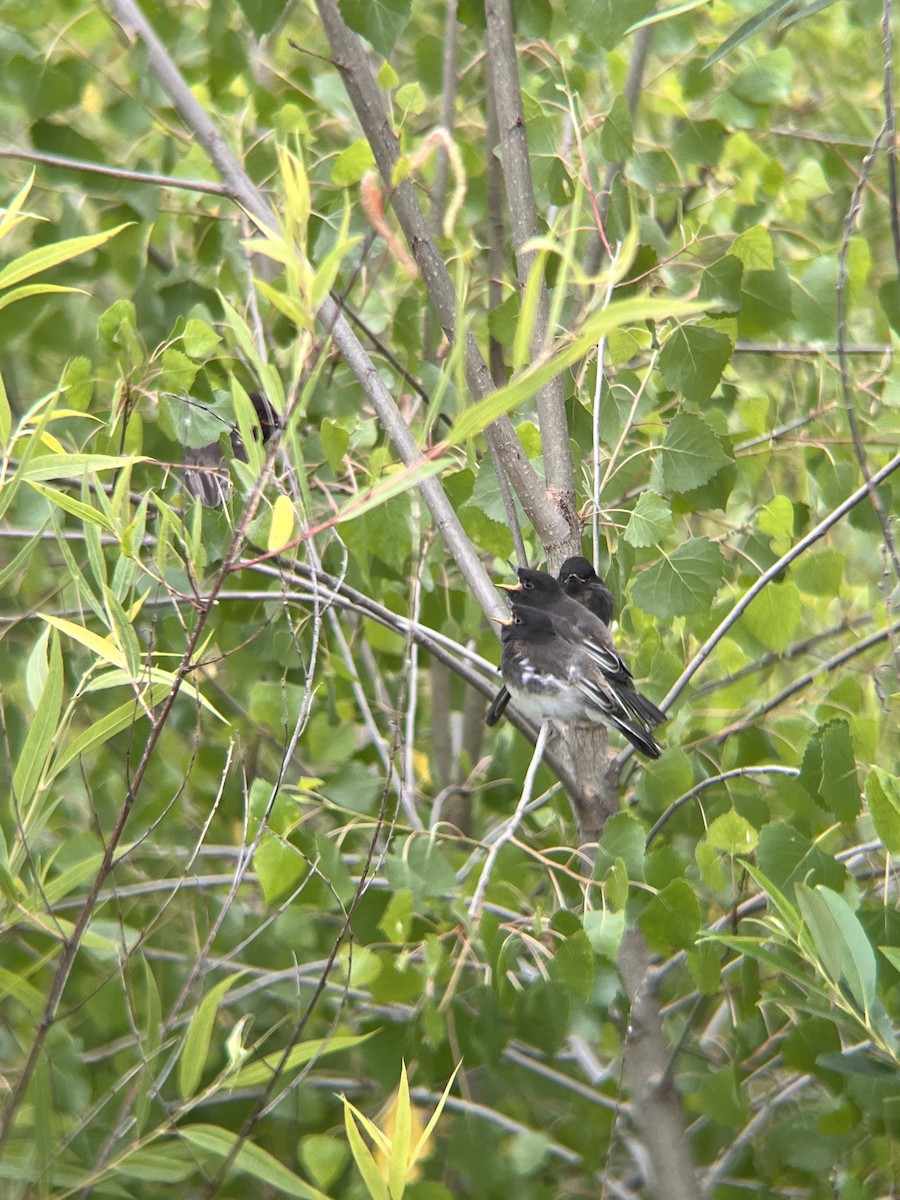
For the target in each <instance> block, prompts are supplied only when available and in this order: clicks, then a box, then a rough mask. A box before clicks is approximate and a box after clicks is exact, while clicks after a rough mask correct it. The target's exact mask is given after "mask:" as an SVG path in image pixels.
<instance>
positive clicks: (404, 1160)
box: [388, 1061, 412, 1200]
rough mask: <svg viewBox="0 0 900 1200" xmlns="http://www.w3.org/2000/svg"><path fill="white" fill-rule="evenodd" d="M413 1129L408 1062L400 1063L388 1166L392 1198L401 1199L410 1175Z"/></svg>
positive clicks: (394, 1199)
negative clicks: (411, 1132)
mask: <svg viewBox="0 0 900 1200" xmlns="http://www.w3.org/2000/svg"><path fill="white" fill-rule="evenodd" d="M411 1129H412V1105H411V1104H410V1102H409V1080H408V1079H407V1077H406V1063H405V1062H403V1061H401V1063H400V1084H399V1086H398V1088H397V1100H396V1103H395V1105H394V1130H393V1136H392V1138H391V1154H390V1158H389V1160H388V1161H389V1164H390V1165H389V1166H388V1187H389V1188H390V1192H391V1197H392V1200H400V1197H401V1196H402V1195H403V1191H404V1188H405V1186H406V1181H407V1178H408V1176H409V1143H410V1131H411Z"/></svg>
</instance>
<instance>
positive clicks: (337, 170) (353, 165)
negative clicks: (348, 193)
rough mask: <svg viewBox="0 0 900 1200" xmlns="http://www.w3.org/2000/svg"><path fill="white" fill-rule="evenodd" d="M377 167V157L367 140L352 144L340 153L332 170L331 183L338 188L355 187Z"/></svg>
mask: <svg viewBox="0 0 900 1200" xmlns="http://www.w3.org/2000/svg"><path fill="white" fill-rule="evenodd" d="M374 166H375V155H374V154H373V153H372V147H371V146H370V145H369V143H368V142H367V141H366V139H365V138H360V139H359V141H356V142H352V143H351V144H350V145H349V146H347V147H346V148H345V149H344V150H342V151H341V152H340V154H339V155H338V156H337V158H336V159H335V160H334V163H333V165H332V168H331V182H332V183H334V184H336V185H337V186H338V187H353V186H355V185H356V184H357V183H359V181H360V180H361V179H362V177H363V175H365V174H366V172H367V171H371V170H372V169H373V167H374Z"/></svg>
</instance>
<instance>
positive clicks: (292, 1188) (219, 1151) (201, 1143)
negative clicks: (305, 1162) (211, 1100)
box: [178, 1125, 328, 1200]
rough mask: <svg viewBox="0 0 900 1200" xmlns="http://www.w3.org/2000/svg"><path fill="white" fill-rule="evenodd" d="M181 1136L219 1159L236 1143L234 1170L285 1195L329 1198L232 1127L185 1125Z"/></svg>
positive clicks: (316, 1199) (299, 1199) (304, 1198)
mask: <svg viewBox="0 0 900 1200" xmlns="http://www.w3.org/2000/svg"><path fill="white" fill-rule="evenodd" d="M178 1136H179V1137H181V1138H183V1139H184V1141H186V1142H187V1143H188V1145H190V1146H193V1147H194V1148H195V1149H196V1150H198V1151H202V1152H203V1153H204V1154H209V1155H211V1156H212V1157H213V1158H214V1159H217V1160H219V1161H223V1160H224V1159H226V1158H228V1157H230V1155H231V1154H232V1151H233V1150H234V1149H235V1147H240V1148H239V1149H238V1150H237V1154H236V1155H235V1157H234V1159H233V1161H232V1165H231V1171H232V1172H236V1171H242V1172H244V1173H245V1174H247V1175H250V1176H251V1177H252V1178H253V1179H259V1180H260V1181H261V1182H262V1183H265V1184H268V1186H269V1187H273V1188H275V1189H276V1190H277V1191H279V1192H283V1193H284V1194H285V1195H286V1196H295V1197H297V1200H328V1197H327V1196H326V1195H325V1193H324V1192H320V1191H319V1189H318V1188H314V1187H312V1186H311V1185H310V1184H308V1183H306V1182H305V1181H304V1180H302V1179H301V1178H300V1176H299V1175H295V1174H294V1172H293V1171H290V1170H288V1168H287V1167H286V1166H284V1165H283V1164H282V1163H280V1162H279V1161H278V1159H277V1158H275V1157H274V1156H273V1155H271V1154H269V1152H268V1150H263V1149H262V1147H261V1146H257V1145H255V1144H254V1143H253V1142H250V1141H247V1140H246V1139H241V1138H239V1136H238V1134H236V1133H232V1132H231V1130H230V1129H221V1128H220V1127H219V1126H218V1125H185V1126H184V1127H183V1128H180V1129H179V1130H178Z"/></svg>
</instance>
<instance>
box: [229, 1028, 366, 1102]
mask: <svg viewBox="0 0 900 1200" xmlns="http://www.w3.org/2000/svg"><path fill="white" fill-rule="evenodd" d="M377 1032H378V1031H377V1030H373V1031H372V1032H371V1033H363V1034H360V1035H359V1036H358V1037H350V1036H335V1037H324V1038H317V1039H316V1040H314V1041H310V1042H299V1043H298V1044H297V1045H296V1046H294V1047H293V1048H292V1049H291V1051H290V1053H289V1054H288V1056H287V1059H285V1061H284V1063H283V1065H282V1061H281V1060H282V1058H283V1057H284V1055H283V1053H282V1051H281V1050H276V1051H274V1052H273V1053H272V1054H267V1055H266V1056H265V1057H264V1058H260V1059H257V1060H255V1061H254V1062H252V1063H249V1064H248V1065H247V1066H245V1067H241V1068H240V1070H238V1071H235V1073H234V1074H233V1075H229V1077H228V1086H229V1088H231V1089H232V1090H241V1089H243V1088H256V1087H260V1086H261V1085H265V1084H267V1083H269V1082H270V1081H271V1079H272V1074H273V1072H274V1071H275V1069H276V1068H277V1067H278V1066H282V1078H284V1077H285V1076H286V1075H287V1073H288V1072H290V1071H296V1070H297V1068H298V1067H305V1066H306V1064H307V1063H309V1062H312V1061H313V1059H318V1058H321V1057H322V1056H323V1055H325V1054H339V1053H340V1052H341V1051H342V1050H354V1049H355V1048H356V1047H357V1046H361V1045H362V1044H363V1042H367V1041H368V1040H369V1038H371V1037H374V1036H375V1034H376V1033H377Z"/></svg>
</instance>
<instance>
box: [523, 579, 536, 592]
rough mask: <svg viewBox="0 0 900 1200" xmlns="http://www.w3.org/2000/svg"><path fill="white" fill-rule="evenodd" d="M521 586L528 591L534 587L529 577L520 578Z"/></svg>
mask: <svg viewBox="0 0 900 1200" xmlns="http://www.w3.org/2000/svg"><path fill="white" fill-rule="evenodd" d="M522 587H523V588H525V590H526V591H527V592H530V591H531V589H532V588H533V587H534V584H533V583H532V581H531V580H530V579H523V580H522Z"/></svg>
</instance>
